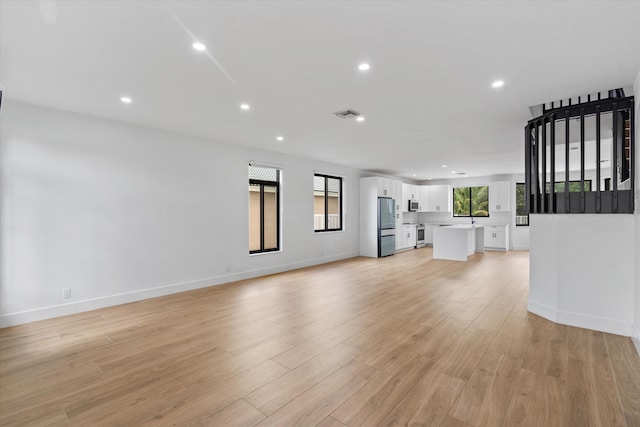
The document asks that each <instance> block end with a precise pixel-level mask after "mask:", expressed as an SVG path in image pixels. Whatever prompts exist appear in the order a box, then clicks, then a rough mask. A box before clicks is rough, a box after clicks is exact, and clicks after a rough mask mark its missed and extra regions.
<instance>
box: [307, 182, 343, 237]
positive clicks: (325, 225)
mask: <svg viewBox="0 0 640 427" xmlns="http://www.w3.org/2000/svg"><path fill="white" fill-rule="evenodd" d="M313 229H314V231H316V232H321V231H339V230H342V178H338V177H335V176H329V175H320V174H315V175H314V176H313Z"/></svg>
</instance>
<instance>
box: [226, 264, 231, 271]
mask: <svg viewBox="0 0 640 427" xmlns="http://www.w3.org/2000/svg"><path fill="white" fill-rule="evenodd" d="M230 271H231V266H230V265H229V264H227V273H228V272H230Z"/></svg>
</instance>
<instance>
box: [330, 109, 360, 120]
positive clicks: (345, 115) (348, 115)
mask: <svg viewBox="0 0 640 427" xmlns="http://www.w3.org/2000/svg"><path fill="white" fill-rule="evenodd" d="M333 114H334V115H336V116H338V117H340V118H342V119H353V118H354V117H358V116H359V115H360V113H358V112H357V111H355V110H342V111H337V112H335V113H333Z"/></svg>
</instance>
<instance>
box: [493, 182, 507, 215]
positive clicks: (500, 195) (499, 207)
mask: <svg viewBox="0 0 640 427" xmlns="http://www.w3.org/2000/svg"><path fill="white" fill-rule="evenodd" d="M510 188H511V183H510V182H509V181H501V182H492V183H491V184H490V185H489V212H508V211H509V210H510V209H509V206H510V203H509V202H510V200H511V191H510Z"/></svg>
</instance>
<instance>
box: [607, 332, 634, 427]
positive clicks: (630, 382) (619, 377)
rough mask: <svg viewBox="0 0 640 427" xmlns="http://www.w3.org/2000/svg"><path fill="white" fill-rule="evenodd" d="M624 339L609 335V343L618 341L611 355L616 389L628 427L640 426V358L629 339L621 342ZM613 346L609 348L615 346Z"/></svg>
mask: <svg viewBox="0 0 640 427" xmlns="http://www.w3.org/2000/svg"><path fill="white" fill-rule="evenodd" d="M620 338H622V337H613V336H609V335H608V334H607V336H606V340H607V343H608V344H609V343H614V342H615V341H618V343H617V345H618V346H617V347H616V350H614V351H613V352H612V353H611V365H612V368H613V372H614V376H615V381H616V389H617V391H618V396H619V397H620V403H621V405H622V410H623V412H624V417H625V420H626V422H627V426H640V387H638V384H639V380H638V378H640V356H638V353H636V352H635V351H634V350H633V349H632V346H633V344H631V346H629V343H628V342H627V343H625V341H627V340H628V341H631V340H630V339H629V338H626V337H625V338H626V340H620ZM615 345H616V344H611V345H609V346H608V347H609V348H611V346H615Z"/></svg>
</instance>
